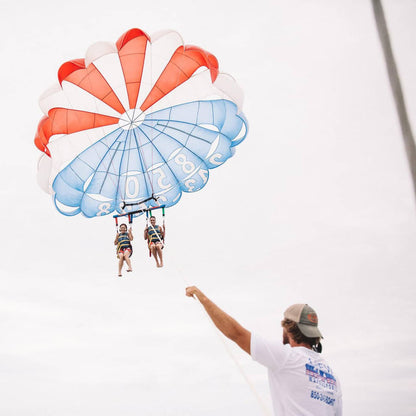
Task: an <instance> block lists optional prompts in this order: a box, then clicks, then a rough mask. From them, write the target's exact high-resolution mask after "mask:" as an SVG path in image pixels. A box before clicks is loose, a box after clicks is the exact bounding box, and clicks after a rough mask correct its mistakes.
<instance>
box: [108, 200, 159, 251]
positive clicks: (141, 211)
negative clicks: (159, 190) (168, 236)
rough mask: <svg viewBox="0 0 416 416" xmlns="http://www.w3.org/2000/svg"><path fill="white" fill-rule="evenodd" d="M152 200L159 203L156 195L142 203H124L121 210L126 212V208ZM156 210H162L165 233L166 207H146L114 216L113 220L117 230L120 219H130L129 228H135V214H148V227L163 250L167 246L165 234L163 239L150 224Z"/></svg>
mask: <svg viewBox="0 0 416 416" xmlns="http://www.w3.org/2000/svg"><path fill="white" fill-rule="evenodd" d="M151 200H154V201H155V202H157V200H158V197H156V196H155V195H154V194H152V196H151V197H149V198H146V199H144V200H143V201H140V202H134V203H127V202H124V201H123V204H122V205H121V209H123V210H124V208H126V207H133V206H140V205H142V204H144V203H145V202H148V201H151ZM156 209H161V210H162V218H163V231H165V230H166V226H165V205H159V206H151V207H147V206H145V208H140V209H137V210H134V211H130V212H126V213H122V214H117V215H113V218H114V219H115V222H116V229H117V230H118V219H119V218H120V217H128V221H129V226H130V227H132V226H133V218H134V215H135V214H144V213H146V227H147V228H151V229H152V231H153V232H154V235H155V236H156V237H157V239H158V240H159V241H160V243H161V244H162V248H163V247H164V245H165V233H163V237H161V235H160V233H159V232H158V231H157V230H156V229H155V227H153V225H152V224H151V223H150V222H149V218H150V217H151V216H152V210H156ZM151 255H152V252H151V251H150V248H149V256H151Z"/></svg>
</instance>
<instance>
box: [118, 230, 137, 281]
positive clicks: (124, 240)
mask: <svg viewBox="0 0 416 416" xmlns="http://www.w3.org/2000/svg"><path fill="white" fill-rule="evenodd" d="M132 240H133V233H132V231H131V227H130V229H129V231H127V225H126V224H121V225H120V232H119V233H117V234H116V238H115V240H114V245H115V246H117V257H118V259H119V260H118V277H121V276H122V275H121V269H122V267H123V263H124V262H126V263H127V267H128V268H127V271H128V272H131V271H132V268H131V260H130V256H131V254H132V252H133V248H132V246H131V241H132Z"/></svg>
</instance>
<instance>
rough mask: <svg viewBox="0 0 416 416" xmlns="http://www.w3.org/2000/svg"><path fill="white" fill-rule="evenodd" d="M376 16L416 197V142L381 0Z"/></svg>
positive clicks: (375, 0)
mask: <svg viewBox="0 0 416 416" xmlns="http://www.w3.org/2000/svg"><path fill="white" fill-rule="evenodd" d="M372 4H373V11H374V17H375V20H376V25H377V30H378V34H379V37H380V43H381V46H382V48H383V52H384V59H385V61H386V66H387V72H388V76H389V81H390V86H391V89H392V92H393V97H394V101H395V103H396V110H397V114H398V117H399V122H400V127H401V130H402V137H403V141H404V147H405V150H406V156H407V161H408V163H409V167H410V174H411V178H412V183H413V192H414V197H415V198H416V143H415V138H414V136H413V133H412V128H411V125H410V122H409V118H408V115H407V109H406V104H405V101H404V97H403V90H402V86H401V82H400V76H399V72H398V70H397V66H396V61H395V59H394V55H393V49H392V46H391V42H390V35H389V31H388V27H387V23H386V18H385V16H384V11H383V6H382V4H381V1H380V0H372Z"/></svg>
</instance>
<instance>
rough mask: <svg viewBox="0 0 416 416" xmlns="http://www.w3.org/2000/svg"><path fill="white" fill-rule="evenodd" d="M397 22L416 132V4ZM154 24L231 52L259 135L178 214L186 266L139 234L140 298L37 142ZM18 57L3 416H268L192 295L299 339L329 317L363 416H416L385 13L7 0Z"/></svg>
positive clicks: (414, 262)
mask: <svg viewBox="0 0 416 416" xmlns="http://www.w3.org/2000/svg"><path fill="white" fill-rule="evenodd" d="M383 4H384V6H385V12H386V18H387V22H388V25H389V29H390V32H391V36H392V43H393V48H394V52H395V55H396V58H397V63H398V67H399V72H400V75H401V78H402V82H403V88H404V93H405V99H406V102H407V104H408V110H409V116H410V120H411V122H412V124H413V127H414V128H416V127H415V123H416V58H415V51H416V24H415V18H416V2H415V1H413V0H389V1H387V0H386V1H384V2H383ZM133 27H139V28H141V29H143V30H144V31H146V32H147V33H149V34H152V33H154V32H156V31H158V30H161V29H175V30H177V31H178V32H179V33H180V34H181V35H182V36H183V38H184V41H185V43H187V44H194V45H198V46H200V47H202V48H204V49H206V50H208V51H210V52H212V53H214V54H215V55H216V57H217V58H218V60H219V62H220V69H221V70H222V71H223V72H228V73H230V74H232V75H233V76H234V77H235V78H236V79H237V81H238V83H239V84H240V85H241V87H242V88H243V90H244V92H245V103H244V107H243V109H244V112H245V114H246V116H247V118H248V120H249V123H250V132H249V135H248V137H247V139H246V141H245V142H243V143H242V144H241V145H240V146H239V147H238V149H237V153H236V156H235V157H234V158H233V159H231V160H230V161H228V162H227V163H226V164H225V165H224V166H222V167H220V168H219V169H218V170H216V171H213V172H212V175H211V177H210V181H209V183H208V184H207V186H206V187H205V188H204V189H203V190H202V191H201V192H199V193H196V194H189V195H184V197H183V198H182V200H181V202H180V204H179V205H178V206H177V207H174V208H172V209H170V210H168V212H167V227H168V228H167V247H166V249H165V256H166V267H165V268H164V269H162V270H160V269H156V268H155V267H154V263H153V259H149V258H148V257H147V251H146V248H145V245H144V242H143V240H142V229H143V227H144V222H143V220H142V219H140V220H137V221H136V223H135V226H134V232H135V236H136V238H135V253H134V256H133V266H134V272H133V273H132V275H131V276H127V278H123V279H122V280H121V279H118V278H116V257H115V253H114V246H113V245H112V243H113V239H114V225H113V220H112V218H111V217H110V216H109V217H106V218H100V219H93V220H87V219H85V218H83V217H80V216H78V217H74V218H67V217H64V216H62V215H60V214H58V213H57V212H56V211H55V210H54V208H53V205H52V201H51V200H50V197H49V196H48V195H46V194H44V193H43V192H42V191H41V190H40V188H39V187H38V186H37V184H36V163H37V158H38V157H39V155H40V152H39V151H38V150H37V149H36V148H35V147H34V145H33V137H34V134H35V130H36V126H37V123H38V121H39V119H40V117H41V115H42V114H41V111H40V109H39V108H38V105H37V100H38V97H39V96H40V94H41V93H42V92H43V91H44V90H45V89H46V88H48V87H49V86H50V85H51V84H53V83H55V82H56V80H57V77H56V73H57V70H58V68H59V66H60V65H61V64H62V63H63V62H65V61H67V60H70V59H74V58H81V57H83V56H84V53H85V51H86V49H87V48H88V46H90V45H91V44H92V43H94V42H96V41H100V40H106V41H114V42H115V41H116V40H117V39H118V37H119V36H120V35H121V34H122V33H124V32H125V31H127V30H128V29H130V28H133ZM0 53H1V67H0V75H1V94H0V114H1V143H2V148H1V156H0V157H1V160H0V162H1V166H0V178H1V188H0V189H1V201H2V204H1V219H2V220H1V227H2V234H3V238H2V242H1V253H2V261H1V263H0V273H1V280H0V334H1V336H0V392H1V393H0V414H1V415H6V416H43V415H45V416H55V415H57V416H73V415H77V416H90V415H101V416H112V415H123V416H133V415H135V416H137V415H146V416H153V415H154V416H156V415H157V416H160V415H166V416H173V415H177V416H185V415H198V416H208V415H209V416H212V415H224V416H226V415H227V416H229V415H239V416H248V415H260V414H261V408H260V406H259V405H258V403H257V402H256V399H255V397H254V395H252V394H251V393H250V389H249V387H248V386H247V384H246V383H245V381H244V379H243V377H242V376H241V375H240V374H239V372H238V369H237V368H236V366H235V364H234V363H233V362H232V360H231V359H230V357H229V356H228V355H227V353H226V351H225V350H224V348H223V346H222V344H221V342H220V340H219V339H218V337H217V336H216V334H215V332H216V331H215V330H214V329H213V328H212V326H211V324H210V323H209V321H208V319H207V318H206V315H205V314H204V312H203V311H202V309H201V308H200V307H199V306H198V304H197V302H195V301H193V300H192V299H189V298H186V297H185V296H184V288H185V285H186V284H188V283H189V284H197V285H198V286H200V287H201V288H202V289H203V290H204V291H205V292H206V293H207V295H208V296H210V297H211V298H212V299H213V300H214V301H215V302H217V303H218V304H219V305H220V306H221V307H223V308H224V309H225V310H226V311H227V312H229V313H230V314H231V315H233V316H234V317H236V318H237V319H238V320H239V321H240V322H241V323H242V324H243V325H244V326H246V327H247V328H248V329H250V330H251V331H258V332H261V333H264V334H269V335H271V334H274V335H275V336H278V337H280V332H281V330H280V327H279V323H280V319H281V316H282V312H283V311H284V309H285V308H286V307H287V306H288V305H290V304H291V303H297V302H307V303H309V304H310V305H312V306H313V307H314V308H315V309H316V310H317V311H318V314H319V317H320V327H321V330H322V332H323V334H324V336H325V340H324V343H323V345H324V353H325V356H326V357H327V358H328V360H329V361H330V362H331V364H332V366H333V368H334V369H335V371H336V372H337V374H338V376H339V379H340V380H341V383H342V387H343V393H344V410H345V414H346V415H369V414H372V415H409V416H410V415H414V414H416V399H415V386H416V360H415V356H416V354H415V352H414V345H415V342H416V335H415V330H414V328H415V322H416V313H415V306H414V303H415V301H414V299H415V296H416V290H415V289H416V283H415V276H416V256H415V249H416V208H415V200H414V196H413V194H412V187H411V182H410V175H409V170H408V167H407V165H406V158H405V154H404V147H403V144H402V139H401V134H400V128H399V124H398V120H397V116H396V113H395V108H394V102H393V99H392V95H391V91H390V87H389V84H388V79H387V74H386V70H385V65H384V60H383V56H382V52H381V47H380V44H379V39H378V35H377V31H376V27H375V23H374V18H373V13H372V9H371V3H370V1H369V0H368V1H367V0H344V1H342V0H320V1H318V0H303V1H301V0H292V1H276V0H274V1H261V0H259V1H253V2H244V1H234V0H232V1H226V0H221V1H220V0H212V1H206V2H202V1H201V2H197V1H184V0H172V1H168V0H166V1H153V2H151V1H146V2H144V1H138V0H137V1H131V0H125V1H122V2H109V1H98V0H95V1H79V0H73V1H71V2H60V1H38V2H32V1H29V0H26V1H25V0H20V1H18V2H13V1H9V2H5V1H2V2H1V3H0ZM232 351H233V353H234V354H235V356H236V357H237V359H238V361H239V362H240V365H241V366H242V367H243V368H244V369H245V371H246V372H247V374H248V376H249V378H250V379H251V380H252V382H253V384H254V386H255V388H256V389H257V390H258V392H259V394H260V396H261V397H262V399H263V400H264V401H265V402H266V405H267V406H268V407H269V408H270V399H269V393H268V384H267V379H266V371H265V369H264V368H262V367H260V366H259V365H258V364H256V363H254V362H253V361H252V360H251V359H250V357H249V356H246V355H245V353H243V352H240V351H239V350H237V349H236V348H233V349H232Z"/></svg>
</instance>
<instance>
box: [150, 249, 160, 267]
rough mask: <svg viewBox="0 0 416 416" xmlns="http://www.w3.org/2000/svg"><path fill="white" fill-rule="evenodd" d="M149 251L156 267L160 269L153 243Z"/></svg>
mask: <svg viewBox="0 0 416 416" xmlns="http://www.w3.org/2000/svg"><path fill="white" fill-rule="evenodd" d="M150 250H151V252H152V256H153V257H154V258H155V260H156V267H160V266H159V259H158V257H157V250H156V245H155V244H154V243H152V244H151V246H150Z"/></svg>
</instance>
